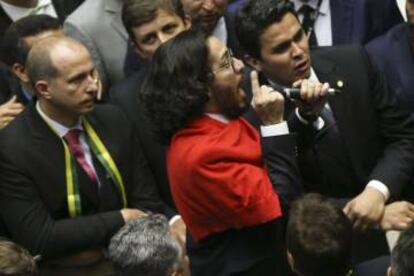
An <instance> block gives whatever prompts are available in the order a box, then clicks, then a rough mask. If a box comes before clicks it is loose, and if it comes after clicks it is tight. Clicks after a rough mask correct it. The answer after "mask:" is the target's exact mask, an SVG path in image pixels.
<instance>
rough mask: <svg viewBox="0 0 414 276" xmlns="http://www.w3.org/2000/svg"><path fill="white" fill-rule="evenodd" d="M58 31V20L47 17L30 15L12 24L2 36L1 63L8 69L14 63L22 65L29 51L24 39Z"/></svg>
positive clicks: (59, 27) (59, 25)
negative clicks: (7, 66)
mask: <svg viewBox="0 0 414 276" xmlns="http://www.w3.org/2000/svg"><path fill="white" fill-rule="evenodd" d="M60 29H61V24H60V22H59V20H58V19H57V18H54V17H51V16H49V15H30V16H27V17H23V18H22V19H20V20H17V21H15V22H13V23H12V24H11V25H10V27H9V28H8V29H7V31H6V33H5V34H4V36H3V41H2V44H1V45H2V47H1V59H2V61H3V62H4V63H6V64H7V65H9V66H10V67H11V66H13V64H15V63H19V64H22V65H24V64H25V63H26V59H27V55H28V53H29V50H30V47H29V45H27V44H26V43H25V41H24V38H27V37H31V36H36V35H39V34H41V33H44V32H47V31H56V30H60Z"/></svg>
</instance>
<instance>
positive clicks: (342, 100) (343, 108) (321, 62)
mask: <svg viewBox="0 0 414 276" xmlns="http://www.w3.org/2000/svg"><path fill="white" fill-rule="evenodd" d="M312 68H313V69H314V70H315V73H316V76H317V77H318V79H319V81H320V82H328V83H329V85H330V87H332V88H336V89H339V90H341V91H342V92H341V93H340V94H337V95H335V96H330V97H329V98H328V103H329V106H330V109H331V111H332V115H333V117H334V119H335V122H336V124H337V126H338V130H339V135H340V137H341V138H342V142H343V144H344V147H345V150H346V152H348V153H350V156H349V158H350V159H351V161H352V164H351V165H352V166H353V167H354V168H355V164H358V163H359V161H358V160H359V156H358V155H359V153H358V152H355V147H353V145H355V144H357V143H356V142H357V141H356V140H355V135H354V133H353V132H352V130H353V129H354V128H353V125H352V122H355V120H354V119H352V118H353V112H352V106H351V104H350V103H351V102H352V99H350V97H351V93H349V90H347V79H346V78H345V77H344V76H346V74H344V73H343V72H341V71H340V68H338V67H337V66H336V65H335V64H334V63H333V62H332V61H331V60H328V59H322V58H320V57H319V55H317V54H315V55H313V56H312ZM341 82H342V85H341Z"/></svg>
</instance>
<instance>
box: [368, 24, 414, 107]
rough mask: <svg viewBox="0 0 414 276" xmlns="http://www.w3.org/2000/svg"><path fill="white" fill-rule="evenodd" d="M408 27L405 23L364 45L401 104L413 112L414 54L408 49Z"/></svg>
mask: <svg viewBox="0 0 414 276" xmlns="http://www.w3.org/2000/svg"><path fill="white" fill-rule="evenodd" d="M409 39H410V27H409V25H408V24H406V23H402V24H399V25H397V26H395V27H394V28H392V29H391V30H390V31H389V32H388V33H386V34H385V35H383V36H381V37H378V38H377V39H375V40H373V41H372V42H370V43H369V44H368V45H366V49H367V50H368V52H369V54H370V55H371V56H372V58H373V59H374V61H375V62H376V64H377V65H378V66H379V68H380V70H381V71H382V72H383V73H384V75H385V76H386V77H387V80H388V82H389V84H390V85H391V87H392V88H393V90H394V91H395V93H396V94H397V97H398V98H399V100H400V101H401V104H402V105H403V106H404V107H405V108H407V109H408V110H410V111H414V91H413V89H414V52H413V50H412V49H411V47H410V40H409Z"/></svg>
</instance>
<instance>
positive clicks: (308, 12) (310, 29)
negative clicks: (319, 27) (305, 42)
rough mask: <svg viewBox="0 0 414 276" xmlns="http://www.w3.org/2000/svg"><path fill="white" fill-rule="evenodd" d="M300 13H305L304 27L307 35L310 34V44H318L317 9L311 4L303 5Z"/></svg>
mask: <svg viewBox="0 0 414 276" xmlns="http://www.w3.org/2000/svg"><path fill="white" fill-rule="evenodd" d="M298 13H299V14H302V15H303V20H302V27H303V29H304V30H305V33H306V35H309V45H310V46H318V41H317V39H316V35H315V29H314V25H315V21H316V11H315V9H314V8H312V7H311V6H309V5H303V6H302V7H301V8H300V9H299V11H298Z"/></svg>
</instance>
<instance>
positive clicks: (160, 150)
mask: <svg viewBox="0 0 414 276" xmlns="http://www.w3.org/2000/svg"><path fill="white" fill-rule="evenodd" d="M144 76H145V68H142V69H141V70H140V71H138V72H135V73H134V74H133V75H132V76H130V77H129V78H128V79H126V80H125V81H123V82H121V83H119V84H118V85H116V86H114V87H112V88H111V90H110V92H109V103H111V104H115V105H118V106H119V107H121V108H122V110H123V111H125V113H126V114H127V116H128V118H129V119H130V120H131V122H132V124H133V126H134V128H135V132H136V134H137V143H139V144H141V145H142V149H143V152H144V156H145V158H146V159H147V160H148V164H149V167H150V169H151V172H152V174H153V175H154V178H155V180H156V183H157V187H158V189H159V192H160V195H161V198H162V200H163V202H165V204H166V205H167V206H168V207H169V208H171V211H172V212H176V208H175V204H174V201H173V199H172V196H171V191H170V187H169V182H168V175H167V165H166V160H165V150H166V148H165V146H164V145H162V144H161V143H159V142H157V141H158V139H157V137H155V135H154V133H153V128H152V124H151V122H150V120H149V119H148V118H147V115H146V114H145V110H144V107H143V106H142V103H141V101H140V99H139V90H140V86H141V83H142V81H143V79H144Z"/></svg>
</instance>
